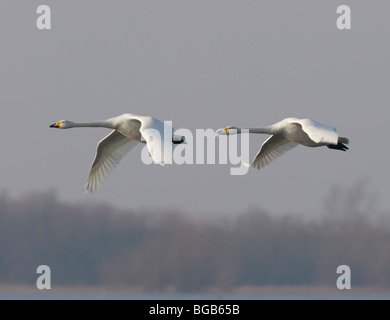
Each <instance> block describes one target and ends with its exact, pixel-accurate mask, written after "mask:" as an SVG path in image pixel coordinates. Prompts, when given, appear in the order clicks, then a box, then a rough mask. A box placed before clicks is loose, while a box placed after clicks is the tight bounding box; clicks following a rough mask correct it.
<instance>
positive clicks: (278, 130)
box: [217, 118, 349, 169]
mask: <svg viewBox="0 0 390 320" xmlns="http://www.w3.org/2000/svg"><path fill="white" fill-rule="evenodd" d="M241 132H249V133H266V134H270V135H271V136H270V137H269V138H268V139H267V140H266V141H265V142H264V143H263V145H262V146H261V148H260V150H259V152H258V153H257V155H256V157H255V158H254V159H253V161H252V162H251V163H250V165H251V166H252V167H254V168H258V169H260V168H262V167H264V166H265V165H267V164H269V163H270V162H272V161H273V160H275V159H276V158H278V157H279V156H281V155H282V154H284V153H285V152H287V151H289V150H291V149H293V148H294V147H296V146H297V145H299V144H301V145H304V146H306V147H321V146H327V147H328V148H330V149H337V150H342V151H346V150H348V147H347V146H346V145H345V144H348V143H349V140H348V139H347V138H343V137H339V136H338V134H337V131H336V129H335V128H332V127H329V126H327V125H324V124H321V123H318V122H316V121H314V120H310V119H298V118H286V119H283V120H281V121H279V122H277V123H275V124H273V125H270V126H266V127H258V128H247V129H243V128H237V127H231V126H229V127H226V128H224V129H222V130H220V131H219V132H217V133H218V134H240V133H241Z"/></svg>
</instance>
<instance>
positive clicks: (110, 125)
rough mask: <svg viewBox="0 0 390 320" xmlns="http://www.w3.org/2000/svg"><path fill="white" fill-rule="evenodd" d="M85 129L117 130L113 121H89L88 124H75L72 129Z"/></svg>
mask: <svg viewBox="0 0 390 320" xmlns="http://www.w3.org/2000/svg"><path fill="white" fill-rule="evenodd" d="M84 127H101V128H109V129H115V127H114V124H113V123H112V122H111V121H107V120H101V121H87V122H73V123H72V126H71V128H84Z"/></svg>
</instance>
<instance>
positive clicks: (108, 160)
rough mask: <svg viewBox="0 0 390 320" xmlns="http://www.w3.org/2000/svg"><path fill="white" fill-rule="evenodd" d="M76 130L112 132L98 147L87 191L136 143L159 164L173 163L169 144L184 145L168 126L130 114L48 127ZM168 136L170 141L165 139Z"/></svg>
mask: <svg viewBox="0 0 390 320" xmlns="http://www.w3.org/2000/svg"><path fill="white" fill-rule="evenodd" d="M164 126H165V127H164ZM77 127H103V128H109V129H114V131H112V132H111V133H110V134H109V135H108V136H106V137H105V138H103V139H102V140H101V141H100V142H99V144H98V146H97V149H96V155H95V159H94V161H93V163H92V166H91V169H90V171H89V175H88V178H87V183H86V185H85V189H86V191H89V192H92V191H97V190H98V188H99V187H100V185H101V183H102V181H103V180H104V179H105V178H106V177H107V176H108V175H109V174H110V173H111V171H112V170H113V169H114V168H115V167H116V166H117V165H118V164H119V162H120V161H121V160H122V158H123V157H124V156H125V155H126V154H127V153H128V152H129V151H130V150H131V149H132V148H133V147H134V146H135V145H137V144H138V142H141V143H146V145H147V148H148V151H149V153H150V155H151V157H152V159H153V161H154V162H156V163H160V164H161V165H164V163H172V142H173V143H174V144H178V143H182V142H184V137H182V136H176V135H173V128H172V127H171V126H169V125H168V124H167V123H164V122H162V121H160V120H157V119H155V118H152V117H144V116H137V115H134V114H130V113H126V114H122V115H120V116H118V117H113V118H110V119H107V120H102V121H89V122H81V123H76V122H72V121H68V120H61V121H58V122H56V123H54V124H52V125H51V126H50V128H58V129H69V128H77ZM164 133H168V135H167V134H164ZM171 134H172V135H171ZM170 137H172V141H168V140H167V139H168V138H170Z"/></svg>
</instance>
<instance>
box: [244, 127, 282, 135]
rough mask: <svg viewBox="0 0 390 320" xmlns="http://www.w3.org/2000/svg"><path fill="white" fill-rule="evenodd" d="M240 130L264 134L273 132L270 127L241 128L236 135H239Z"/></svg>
mask: <svg viewBox="0 0 390 320" xmlns="http://www.w3.org/2000/svg"><path fill="white" fill-rule="evenodd" d="M242 130H245V132H249V133H266V134H274V133H275V130H274V128H272V127H271V126H269V127H258V128H242V129H240V130H239V132H238V133H241V131H242Z"/></svg>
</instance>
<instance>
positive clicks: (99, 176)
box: [85, 130, 138, 192]
mask: <svg viewBox="0 0 390 320" xmlns="http://www.w3.org/2000/svg"><path fill="white" fill-rule="evenodd" d="M137 143H138V142H137V141H135V140H131V139H129V138H127V137H125V136H124V135H122V134H121V133H119V132H118V131H116V130H114V131H112V132H111V133H110V134H109V135H108V136H106V137H105V138H103V139H102V140H101V141H99V144H98V146H97V149H96V155H95V160H93V163H92V166H91V169H90V171H89V175H88V178H87V183H86V184H85V189H86V191H89V192H92V191H97V190H98V188H99V187H100V185H101V183H102V182H103V180H104V179H105V178H106V177H107V176H108V175H109V174H110V173H111V171H112V170H113V169H114V168H115V167H116V166H117V165H118V164H119V162H120V161H121V160H122V158H123V157H124V156H125V155H126V154H127V153H128V152H129V151H130V150H131V149H132V148H133V147H134V146H136V145H137Z"/></svg>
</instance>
